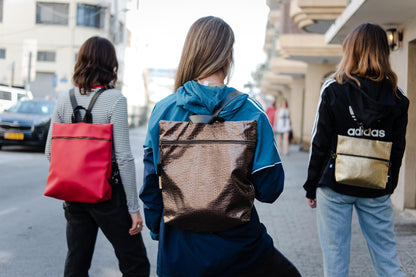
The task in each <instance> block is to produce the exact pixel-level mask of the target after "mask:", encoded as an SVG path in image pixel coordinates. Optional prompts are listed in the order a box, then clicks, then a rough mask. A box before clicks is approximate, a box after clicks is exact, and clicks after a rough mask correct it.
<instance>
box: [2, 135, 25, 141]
mask: <svg viewBox="0 0 416 277" xmlns="http://www.w3.org/2000/svg"><path fill="white" fill-rule="evenodd" d="M24 137H25V135H24V134H22V133H5V134H4V138H5V139H14V140H23V139H24Z"/></svg>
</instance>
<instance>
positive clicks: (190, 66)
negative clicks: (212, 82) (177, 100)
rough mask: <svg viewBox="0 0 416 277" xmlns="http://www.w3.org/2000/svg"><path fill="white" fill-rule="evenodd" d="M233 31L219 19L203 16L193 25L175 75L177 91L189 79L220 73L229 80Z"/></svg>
mask: <svg viewBox="0 0 416 277" xmlns="http://www.w3.org/2000/svg"><path fill="white" fill-rule="evenodd" d="M233 45H234V32H233V30H232V29H231V27H230V26H229V25H228V24H227V23H226V22H225V21H224V20H222V19H221V18H218V17H214V16H207V17H202V18H200V19H198V20H197V21H195V23H194V24H192V26H191V28H190V29H189V31H188V34H187V36H186V39H185V43H184V46H183V50H182V56H181V59H180V61H179V66H178V69H177V72H176V78H175V87H174V90H175V91H176V90H177V89H178V88H179V87H180V86H183V85H184V84H185V83H186V82H188V81H191V80H199V79H203V78H206V77H208V76H210V75H212V74H214V73H216V72H218V71H220V70H222V71H223V72H224V75H226V77H227V82H228V81H229V79H230V75H231V67H232V64H233Z"/></svg>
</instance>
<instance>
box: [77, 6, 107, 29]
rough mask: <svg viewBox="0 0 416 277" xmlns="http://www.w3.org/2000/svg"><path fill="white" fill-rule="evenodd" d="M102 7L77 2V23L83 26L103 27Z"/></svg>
mask: <svg viewBox="0 0 416 277" xmlns="http://www.w3.org/2000/svg"><path fill="white" fill-rule="evenodd" d="M103 22H104V9H103V8H102V7H100V6H93V5H86V4H78V7H77V25H78V26H84V27H93V28H103V25H104V24H103Z"/></svg>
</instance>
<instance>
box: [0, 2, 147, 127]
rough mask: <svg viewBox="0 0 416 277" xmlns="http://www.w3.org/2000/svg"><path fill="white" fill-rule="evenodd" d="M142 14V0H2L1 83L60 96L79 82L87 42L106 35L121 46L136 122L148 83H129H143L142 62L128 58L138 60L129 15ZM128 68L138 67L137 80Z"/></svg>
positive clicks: (122, 69)
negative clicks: (79, 66)
mask: <svg viewBox="0 0 416 277" xmlns="http://www.w3.org/2000/svg"><path fill="white" fill-rule="evenodd" d="M137 12H138V0H82V1H80V0H19V1H15V0H0V84H3V85H8V86H20V87H25V88H27V89H30V90H31V91H32V93H33V95H34V97H36V98H45V97H56V96H57V94H58V93H59V92H60V91H64V90H67V89H69V88H70V87H71V86H72V85H73V84H72V75H73V69H74V65H75V62H76V58H77V52H78V50H79V48H80V46H81V45H82V43H83V42H84V41H85V40H86V39H88V38H89V37H91V36H101V37H105V38H108V39H109V40H111V41H112V42H113V44H114V46H115V48H116V52H117V57H118V61H119V76H118V84H117V87H119V88H121V89H123V90H124V88H125V87H126V91H125V95H126V97H128V98H132V99H131V101H129V111H130V112H131V113H133V115H132V118H133V121H135V122H136V120H134V118H135V117H136V115H134V114H135V113H139V112H140V107H139V106H141V105H144V101H143V99H141V98H140V97H137V94H141V95H143V94H144V92H143V86H141V87H140V89H138V88H136V86H135V85H133V86H132V85H130V86H129V83H128V82H129V81H130V82H134V83H135V84H137V83H138V82H137V79H138V78H137V76H141V72H139V69H140V68H139V67H138V66H137V62H136V64H135V65H133V66H130V65H129V64H128V62H127V65H126V61H134V60H135V58H136V57H135V51H134V49H135V46H134V41H133V43H132V40H131V37H132V29H129V27H130V28H134V26H131V25H129V24H128V22H127V18H128V15H130V16H135V15H137ZM132 49H133V50H132ZM126 55H127V57H126ZM126 66H130V67H133V69H130V70H129V73H130V75H135V78H131V77H129V76H128V77H125V71H126V70H125V69H126ZM133 89H134V91H132V90H133ZM138 90H139V92H138ZM123 93H124V91H123ZM138 98H139V99H138ZM129 100H130V99H129ZM136 123H137V122H136ZM136 123H135V124H134V125H137V124H136Z"/></svg>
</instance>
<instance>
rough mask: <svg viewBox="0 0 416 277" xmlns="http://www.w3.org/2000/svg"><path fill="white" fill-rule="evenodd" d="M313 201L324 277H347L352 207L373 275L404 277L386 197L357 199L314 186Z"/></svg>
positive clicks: (389, 202) (388, 199)
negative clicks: (365, 245)
mask: <svg viewBox="0 0 416 277" xmlns="http://www.w3.org/2000/svg"><path fill="white" fill-rule="evenodd" d="M316 201H317V222H318V234H319V239H320V242H321V248H322V252H323V260H324V276H325V277H341V276H342V277H345V276H348V267H349V263H350V242H351V219H352V210H353V206H355V210H356V212H357V216H358V221H359V223H360V227H361V231H362V233H363V235H364V238H365V240H366V242H367V247H368V250H369V252H370V257H371V261H372V263H373V266H374V269H375V271H376V274H377V276H379V277H382V276H383V277H389V276H395V277H404V273H403V271H402V269H401V268H400V262H399V259H398V257H397V251H396V236H395V234H394V226H393V208H392V205H391V201H390V195H385V196H381V197H376V198H361V197H355V196H349V195H344V194H339V193H337V192H335V191H333V190H332V189H330V188H328V187H318V189H317V192H316Z"/></svg>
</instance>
